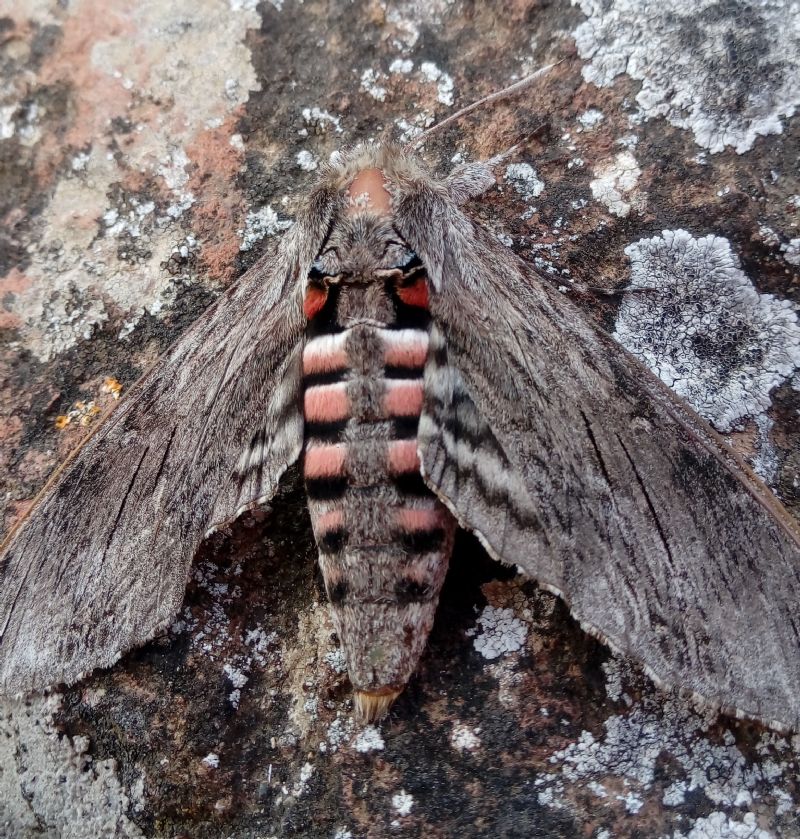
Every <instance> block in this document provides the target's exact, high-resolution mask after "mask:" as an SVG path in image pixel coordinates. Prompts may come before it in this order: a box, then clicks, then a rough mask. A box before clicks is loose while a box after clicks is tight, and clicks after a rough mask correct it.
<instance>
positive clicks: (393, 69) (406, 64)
mask: <svg viewBox="0 0 800 839" xmlns="http://www.w3.org/2000/svg"><path fill="white" fill-rule="evenodd" d="M413 69H414V62H413V61H412V60H411V59H410V58H395V60H394V61H392V63H391V64H390V65H389V72H390V73H398V74H400V75H404V76H405V75H408V74H409V73H410V72H411V71H412V70H413Z"/></svg>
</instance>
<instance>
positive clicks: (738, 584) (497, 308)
mask: <svg viewBox="0 0 800 839" xmlns="http://www.w3.org/2000/svg"><path fill="white" fill-rule="evenodd" d="M396 223H397V225H398V228H399V229H400V231H401V232H402V234H403V235H404V237H405V238H406V239H407V240H408V242H409V243H410V244H411V246H412V247H413V248H414V249H415V250H416V252H417V253H418V254H419V256H420V257H421V259H422V260H423V262H424V263H425V264H426V267H427V269H428V272H429V276H430V282H431V285H432V290H431V291H432V293H431V301H430V307H431V312H432V315H433V318H434V320H435V323H436V327H435V330H438V337H437V338H434V339H432V340H434V341H438V342H439V344H440V346H439V350H438V352H435V353H431V355H430V356H429V361H428V366H427V368H426V373H425V389H426V396H425V406H424V408H423V416H422V418H421V420H420V440H419V445H420V452H421V460H422V468H423V472H424V473H425V475H426V478H427V480H428V482H429V484H430V485H431V486H432V488H433V489H434V490H435V491H436V492H437V493H439V494H440V495H441V496H442V497H444V498H445V500H446V501H447V502H448V503H449V505H450V506H451V508H452V509H453V510H454V512H455V513H456V515H457V516H458V518H459V519H460V520H461V522H462V523H463V524H465V525H466V526H468V527H470V528H471V529H473V530H476V531H477V532H478V533H479V534H480V536H481V538H482V539H483V541H484V542H485V543H486V544H487V546H488V547H489V549H490V551H491V552H492V553H493V554H494V555H495V556H497V557H499V558H501V559H503V560H505V561H506V562H509V563H515V564H518V565H520V566H521V567H522V568H523V569H524V570H525V571H526V572H528V573H529V574H531V575H532V576H533V577H535V578H537V579H538V580H540V581H541V582H542V583H544V584H545V585H547V586H548V587H549V588H551V589H553V590H555V591H556V592H558V593H560V594H562V596H563V597H564V598H565V600H566V601H567V603H568V604H569V606H570V608H571V610H572V612H573V613H574V615H575V616H576V617H577V618H578V620H580V621H581V622H582V624H583V625H584V626H585V627H586V628H587V629H589V630H591V631H593V632H595V633H596V634H598V635H600V636H601V637H602V638H604V639H605V640H607V641H608V642H609V643H610V645H611V646H612V647H614V648H615V649H617V650H620V651H622V652H624V653H626V654H630V655H632V656H635V657H637V658H638V659H639V660H640V661H642V662H643V663H644V665H645V667H646V668H647V669H648V671H649V672H650V673H651V675H652V676H654V677H655V678H656V679H657V680H659V681H662V682H665V683H667V684H671V685H677V686H680V687H682V688H685V689H688V690H691V691H693V692H695V693H696V694H699V695H700V696H702V697H704V698H705V699H707V700H708V701H710V702H712V703H714V704H715V705H719V706H721V707H723V708H725V709H727V710H738V711H739V712H741V713H744V714H745V715H746V716H749V717H754V718H759V719H762V720H764V721H766V722H768V723H772V724H777V725H782V726H790V727H795V728H797V727H800V605H798V604H800V547H799V545H800V539H798V531H797V529H796V526H795V524H794V522H793V521H792V520H791V519H790V517H789V516H788V514H787V513H786V512H785V510H783V508H781V507H780V505H779V504H777V502H776V501H775V499H774V497H772V495H771V493H769V491H768V490H767V489H766V488H765V487H764V486H763V485H762V484H760V482H758V480H757V479H756V478H755V477H754V476H753V475H752V473H751V472H750V471H749V470H748V469H747V468H746V467H745V466H744V465H743V464H741V463H740V462H739V461H738V460H737V459H736V458H735V457H734V455H733V454H732V453H731V451H730V450H729V449H728V448H727V447H726V446H725V445H724V443H722V441H721V440H720V439H719V438H718V437H717V436H716V435H715V434H714V432H713V431H712V430H711V429H710V428H709V427H708V426H707V424H706V423H705V422H703V421H702V420H701V419H700V418H699V417H698V416H697V415H696V414H694V413H693V412H692V411H691V410H690V409H689V408H687V407H686V406H684V405H682V404H681V403H680V402H679V401H678V400H677V399H676V398H674V397H673V396H672V395H671V393H670V392H669V391H668V389H667V388H666V387H665V386H663V385H662V384H661V382H660V381H658V379H656V378H655V377H654V376H653V375H652V374H651V373H650V372H649V371H648V370H647V369H645V368H644V367H643V366H642V365H641V364H639V363H638V362H637V361H636V360H635V359H633V358H632V357H631V356H630V355H628V354H627V353H626V352H625V351H624V350H623V349H622V348H621V347H619V346H618V345H617V344H616V343H614V342H613V341H612V340H611V339H610V338H609V337H608V336H607V335H605V334H604V333H602V332H601V331H600V330H599V329H598V328H596V327H595V326H594V325H592V324H590V323H589V322H588V321H587V320H586V319H585V318H584V317H583V316H582V315H581V313H580V311H579V310H578V309H577V308H576V307H575V306H574V305H573V304H571V303H570V301H569V300H568V299H566V297H564V296H563V295H561V294H559V293H558V292H557V291H555V289H554V288H553V287H552V286H550V285H549V284H548V283H546V282H545V281H543V280H541V279H540V278H538V277H537V276H536V275H535V274H534V273H533V272H532V271H531V270H530V269H529V268H528V267H527V266H525V264H524V263H523V262H521V261H520V260H519V259H517V258H516V257H515V256H514V255H513V254H512V253H511V252H509V251H508V250H507V249H506V248H504V247H503V246H502V245H500V244H499V243H498V242H497V240H496V239H495V238H494V237H493V236H492V235H491V234H489V233H488V232H487V231H485V230H484V229H483V228H481V227H480V226H479V225H477V224H476V223H474V222H473V221H471V220H470V219H469V218H468V217H467V216H465V215H464V214H463V213H462V212H461V211H460V210H458V209H457V208H456V207H455V206H454V205H453V203H452V202H451V200H450V199H449V198H448V197H447V195H446V194H445V193H444V191H442V190H438V189H435V188H432V187H428V186H427V185H425V184H420V185H417V187H416V188H415V190H414V191H413V192H412V193H410V194H408V195H407V196H406V197H405V198H404V199H403V201H402V202H401V203H400V205H399V207H398V212H397V222H396ZM459 394H461V395H459ZM464 406H466V407H464ZM482 474H483V475H490V476H491V481H485V480H484V481H483V482H481V481H478V480H477V478H478V477H479V476H480V475H482ZM498 483H504V484H505V487H506V491H505V494H504V493H503V492H502V491H498V489H497V484H498ZM520 485H521V486H522V489H523V491H520ZM515 502H516V503H515ZM506 503H508V504H509V505H510V507H511V509H512V510H513V509H516V510H524V511H525V516H524V517H523V518H519V517H516V516H511V515H509V514H503V513H500V512H498V510H497V509H496V508H497V506H498V505H503V504H506ZM529 505H530V506H529Z"/></svg>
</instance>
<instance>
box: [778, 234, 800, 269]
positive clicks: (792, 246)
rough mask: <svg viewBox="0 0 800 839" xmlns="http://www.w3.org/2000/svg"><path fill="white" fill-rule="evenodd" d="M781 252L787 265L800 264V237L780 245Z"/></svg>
mask: <svg viewBox="0 0 800 839" xmlns="http://www.w3.org/2000/svg"><path fill="white" fill-rule="evenodd" d="M781 252H782V253H783V258H784V259H785V260H786V261H787V262H788V263H789V265H800V237H798V238H797V239H790V240H789V241H788V242H786V243H785V244H783V245H781Z"/></svg>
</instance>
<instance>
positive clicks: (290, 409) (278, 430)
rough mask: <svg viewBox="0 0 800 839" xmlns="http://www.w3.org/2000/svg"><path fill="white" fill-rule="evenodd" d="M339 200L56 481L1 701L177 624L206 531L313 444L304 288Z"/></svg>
mask: <svg viewBox="0 0 800 839" xmlns="http://www.w3.org/2000/svg"><path fill="white" fill-rule="evenodd" d="M333 202H334V196H333V195H331V194H329V193H328V192H326V191H323V190H320V191H317V192H316V193H315V194H314V196H313V198H312V200H311V202H310V204H309V207H308V209H307V211H306V213H305V214H304V215H303V216H302V217H301V218H300V220H299V221H298V223H297V224H296V225H295V227H294V228H293V229H292V230H291V231H290V232H289V233H288V234H287V236H286V237H285V238H284V240H283V241H282V242H281V245H280V246H279V248H278V249H277V252H276V253H272V254H269V255H267V256H266V257H265V258H263V259H262V260H261V261H260V262H259V263H258V264H256V265H255V266H254V267H253V268H252V269H251V270H250V271H248V273H247V274H245V275H244V276H243V277H242V278H241V279H240V280H239V281H238V282H237V283H236V285H235V286H233V287H232V288H231V289H229V290H228V292H227V293H226V294H224V295H223V296H222V297H221V298H220V299H219V300H218V301H217V302H216V303H215V304H214V305H213V306H212V307H211V308H210V309H209V310H208V311H207V312H206V313H205V314H203V315H202V316H201V318H200V319H199V320H198V321H197V323H195V324H194V326H193V327H192V328H191V329H190V330H189V331H188V332H187V333H186V334H185V335H184V336H183V337H182V338H181V339H180V340H179V341H178V342H177V343H176V344H175V345H173V346H172V348H171V349H170V350H169V351H168V352H167V354H166V355H165V356H164V357H163V358H162V359H161V360H160V361H159V362H158V363H157V364H156V365H155V366H154V367H153V368H152V369H151V370H150V371H149V372H148V373H147V374H146V375H145V376H144V377H143V378H142V379H140V380H139V381H138V382H137V383H136V384H135V385H134V386H133V387H132V388H131V390H130V391H129V393H128V394H127V396H126V399H125V400H124V402H123V403H122V404H121V405H120V406H119V407H118V408H117V410H116V411H114V413H113V414H112V415H111V416H110V417H109V418H108V419H107V420H106V421H105V422H104V423H103V424H102V425H101V426H100V427H99V428H98V430H97V431H96V432H95V433H94V434H93V435H92V436H91V437H90V438H89V439H88V441H87V442H86V443H85V444H84V445H83V446H82V447H81V448H80V449H79V450H78V451H77V452H76V453H75V454H74V455H73V457H72V458H71V459H70V460H69V461H68V462H67V464H66V465H65V466H64V467H63V468H62V469H61V470H60V472H59V473H58V474H57V475H56V476H55V477H54V479H52V480H51V482H50V484H49V485H48V486H47V487H46V488H45V490H44V492H43V493H42V494H41V496H40V497H39V499H38V501H37V504H36V505H35V506H34V509H33V511H32V512H31V514H30V515H29V516H28V518H27V519H26V520H25V521H24V522H23V523H22V525H21V526H19V527H18V528H17V529H16V530H15V531H14V532H13V533H12V534H11V536H10V537H9V539H8V540H7V542H6V544H5V545H4V547H3V550H2V554H0V690H2V692H4V693H18V692H21V691H28V690H32V689H38V688H41V687H44V686H46V685H48V684H51V683H57V682H67V683H69V682H72V681H75V680H76V679H77V678H79V676H80V675H81V673H83V672H85V671H89V670H91V669H93V668H95V667H101V666H108V665H110V664H112V663H113V662H114V661H115V660H116V659H117V658H118V657H119V655H120V654H121V653H122V652H124V651H125V650H128V649H130V648H131V647H133V646H136V645H138V644H141V643H143V642H144V641H146V640H148V639H149V638H151V637H152V636H153V635H154V634H155V633H156V632H158V631H159V629H161V628H162V627H164V626H165V625H166V624H168V623H169V621H170V620H171V619H172V618H173V616H174V615H175V613H176V612H177V610H178V609H179V608H180V604H181V601H182V599H183V593H184V587H185V584H186V579H187V574H188V569H189V564H190V562H191V559H192V556H193V554H194V551H195V549H196V547H197V545H198V543H199V542H200V541H201V539H202V537H203V534H204V533H205V532H206V531H207V530H208V529H209V528H211V527H212V526H214V525H217V524H220V523H222V522H224V521H226V520H229V519H231V518H233V517H234V516H235V515H236V514H237V513H238V512H239V511H240V510H241V509H242V508H243V507H246V506H248V505H250V504H253V503H255V502H257V501H263V500H266V499H268V498H269V497H270V496H271V495H272V494H273V493H274V491H275V489H276V486H277V483H278V480H279V478H280V476H281V474H282V473H283V471H284V470H285V469H286V468H287V466H289V465H290V464H291V463H292V462H293V461H294V460H296V458H297V457H298V455H299V453H300V450H301V447H302V436H303V423H302V414H301V400H300V388H301V368H300V357H301V352H302V336H303V330H304V324H305V321H304V317H303V313H302V288H301V286H302V282H301V278H302V277H304V276H305V274H306V272H307V269H308V266H309V264H310V263H311V261H312V260H313V258H314V256H315V255H316V252H317V250H318V248H319V246H320V244H321V241H322V239H323V237H324V235H325V233H326V231H327V227H328V222H329V219H330V216H331V213H332V211H333Z"/></svg>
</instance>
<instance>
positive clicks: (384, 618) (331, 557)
mask: <svg viewBox="0 0 800 839" xmlns="http://www.w3.org/2000/svg"><path fill="white" fill-rule="evenodd" d="M380 226H381V223H380V222H377V227H380ZM345 228H348V229H346V230H345V231H343V233H342V234H341V235H342V236H347V235H350V237H351V242H350V246H351V247H352V248H353V249H355V250H357V251H358V260H359V265H361V266H364V265H366V264H367V260H366V257H365V255H364V247H365V243H369V242H372V241H374V237H375V235H376V226H370V223H367V221H365V220H364V219H360V220H359V221H358V223H357V224H356V223H354V224H353V227H352V229H349V225H347V224H346V225H345ZM334 235H336V234H335V233H334ZM394 235H396V234H394ZM374 249H375V254H376V255H375V257H374V258H373V261H374V262H376V263H377V262H378V261H379V259H380V256H381V255H382V254H383V253H384V251H385V245H383V244H380V242H378V241H375V244H374ZM338 252H339V254H340V258H341V257H342V255H344V258H347V257H346V254H347V252H348V251H347V250H346V249H345V248H342V247H339V248H338ZM406 258H407V257H406ZM409 263H410V267H409V268H408V269H406V268H405V267H404V268H401V269H399V270H397V271H389V272H386V273H388V274H391V275H392V276H391V277H385V278H380V277H378V276H375V272H372V273H371V274H369V272H368V275H358V274H356V275H351V274H342V275H340V276H336V277H335V278H334V277H331V278H330V279H329V285H328V287H329V288H330V289H331V292H332V295H331V297H330V299H326V301H325V302H324V303H323V304H322V305H320V300H319V297H318V294H319V292H318V288H317V286H316V282H317V280H316V279H315V287H314V292H313V295H314V299H313V300H312V303H313V306H309V305H307V306H306V310H307V311H308V310H309V308H317V309H318V310H319V312H320V313H321V314H320V319H319V320H316V321H312V322H311V323H309V329H308V332H307V340H306V345H305V350H304V355H303V374H304V380H303V382H304V395H303V409H304V417H305V444H304V466H303V471H304V476H305V480H306V488H307V495H308V505H309V510H310V512H311V519H312V524H313V527H314V535H315V538H316V540H317V545H318V547H319V551H320V567H321V569H322V573H323V577H324V579H325V587H326V591H327V593H328V598H329V600H330V603H331V611H332V616H333V620H334V623H335V625H336V629H337V633H338V635H339V638H340V639H341V642H342V646H343V648H344V650H345V653H346V656H347V661H348V670H349V673H350V678H351V681H352V682H353V684H354V686H355V688H356V691H357V696H359V695H360V696H362V699H361V700H359V702H361V704H362V706H363V707H364V708H365V709H368V710H367V711H366V715H367V716H368V717H371V716H373V715H374V714H376V713H377V712H378V709H380V708H384V707H388V704H389V702H390V698H389V697H393V696H395V695H396V693H397V692H398V691H399V690H400V689H402V687H403V686H404V685H405V683H406V682H407V681H408V678H409V677H410V675H411V673H412V672H413V670H414V668H415V666H416V663H417V661H418V659H419V656H420V655H421V653H422V650H423V649H424V645H425V642H426V639H427V636H428V633H429V631H430V627H431V624H432V622H433V615H434V611H435V608H436V603H437V601H438V596H439V591H440V589H441V586H442V582H443V580H444V575H445V573H446V570H447V564H448V561H449V556H450V551H451V549H452V541H453V533H454V530H455V522H454V520H453V519H452V517H451V515H450V514H449V513H448V512H447V510H446V509H445V508H444V507H443V506H442V504H441V503H440V502H439V501H438V500H437V499H436V498H435V497H434V496H433V494H432V493H431V492H430V490H429V489H428V488H427V487H426V486H425V483H424V481H423V479H422V475H421V474H420V461H419V454H418V451H417V433H418V429H419V418H420V414H421V411H422V405H423V378H424V369H425V364H426V361H427V357H428V347H429V327H430V316H429V314H428V311H427V302H428V298H427V279H426V276H425V273H424V269H423V267H422V264H421V263H420V261H419V260H418V259H415V258H414V259H410V260H409ZM359 270H362V271H364V270H366V269H365V268H363V267H362V268H360V269H359ZM334 287H335V292H333V288H334ZM334 294H335V297H334V296H333V295H334ZM364 695H369V696H371V697H373V700H374V697H381V699H380V701H377V700H374V701H373V700H370V701H367V700H364V699H363V696H364ZM365 702H366V704H364V703H365Z"/></svg>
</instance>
